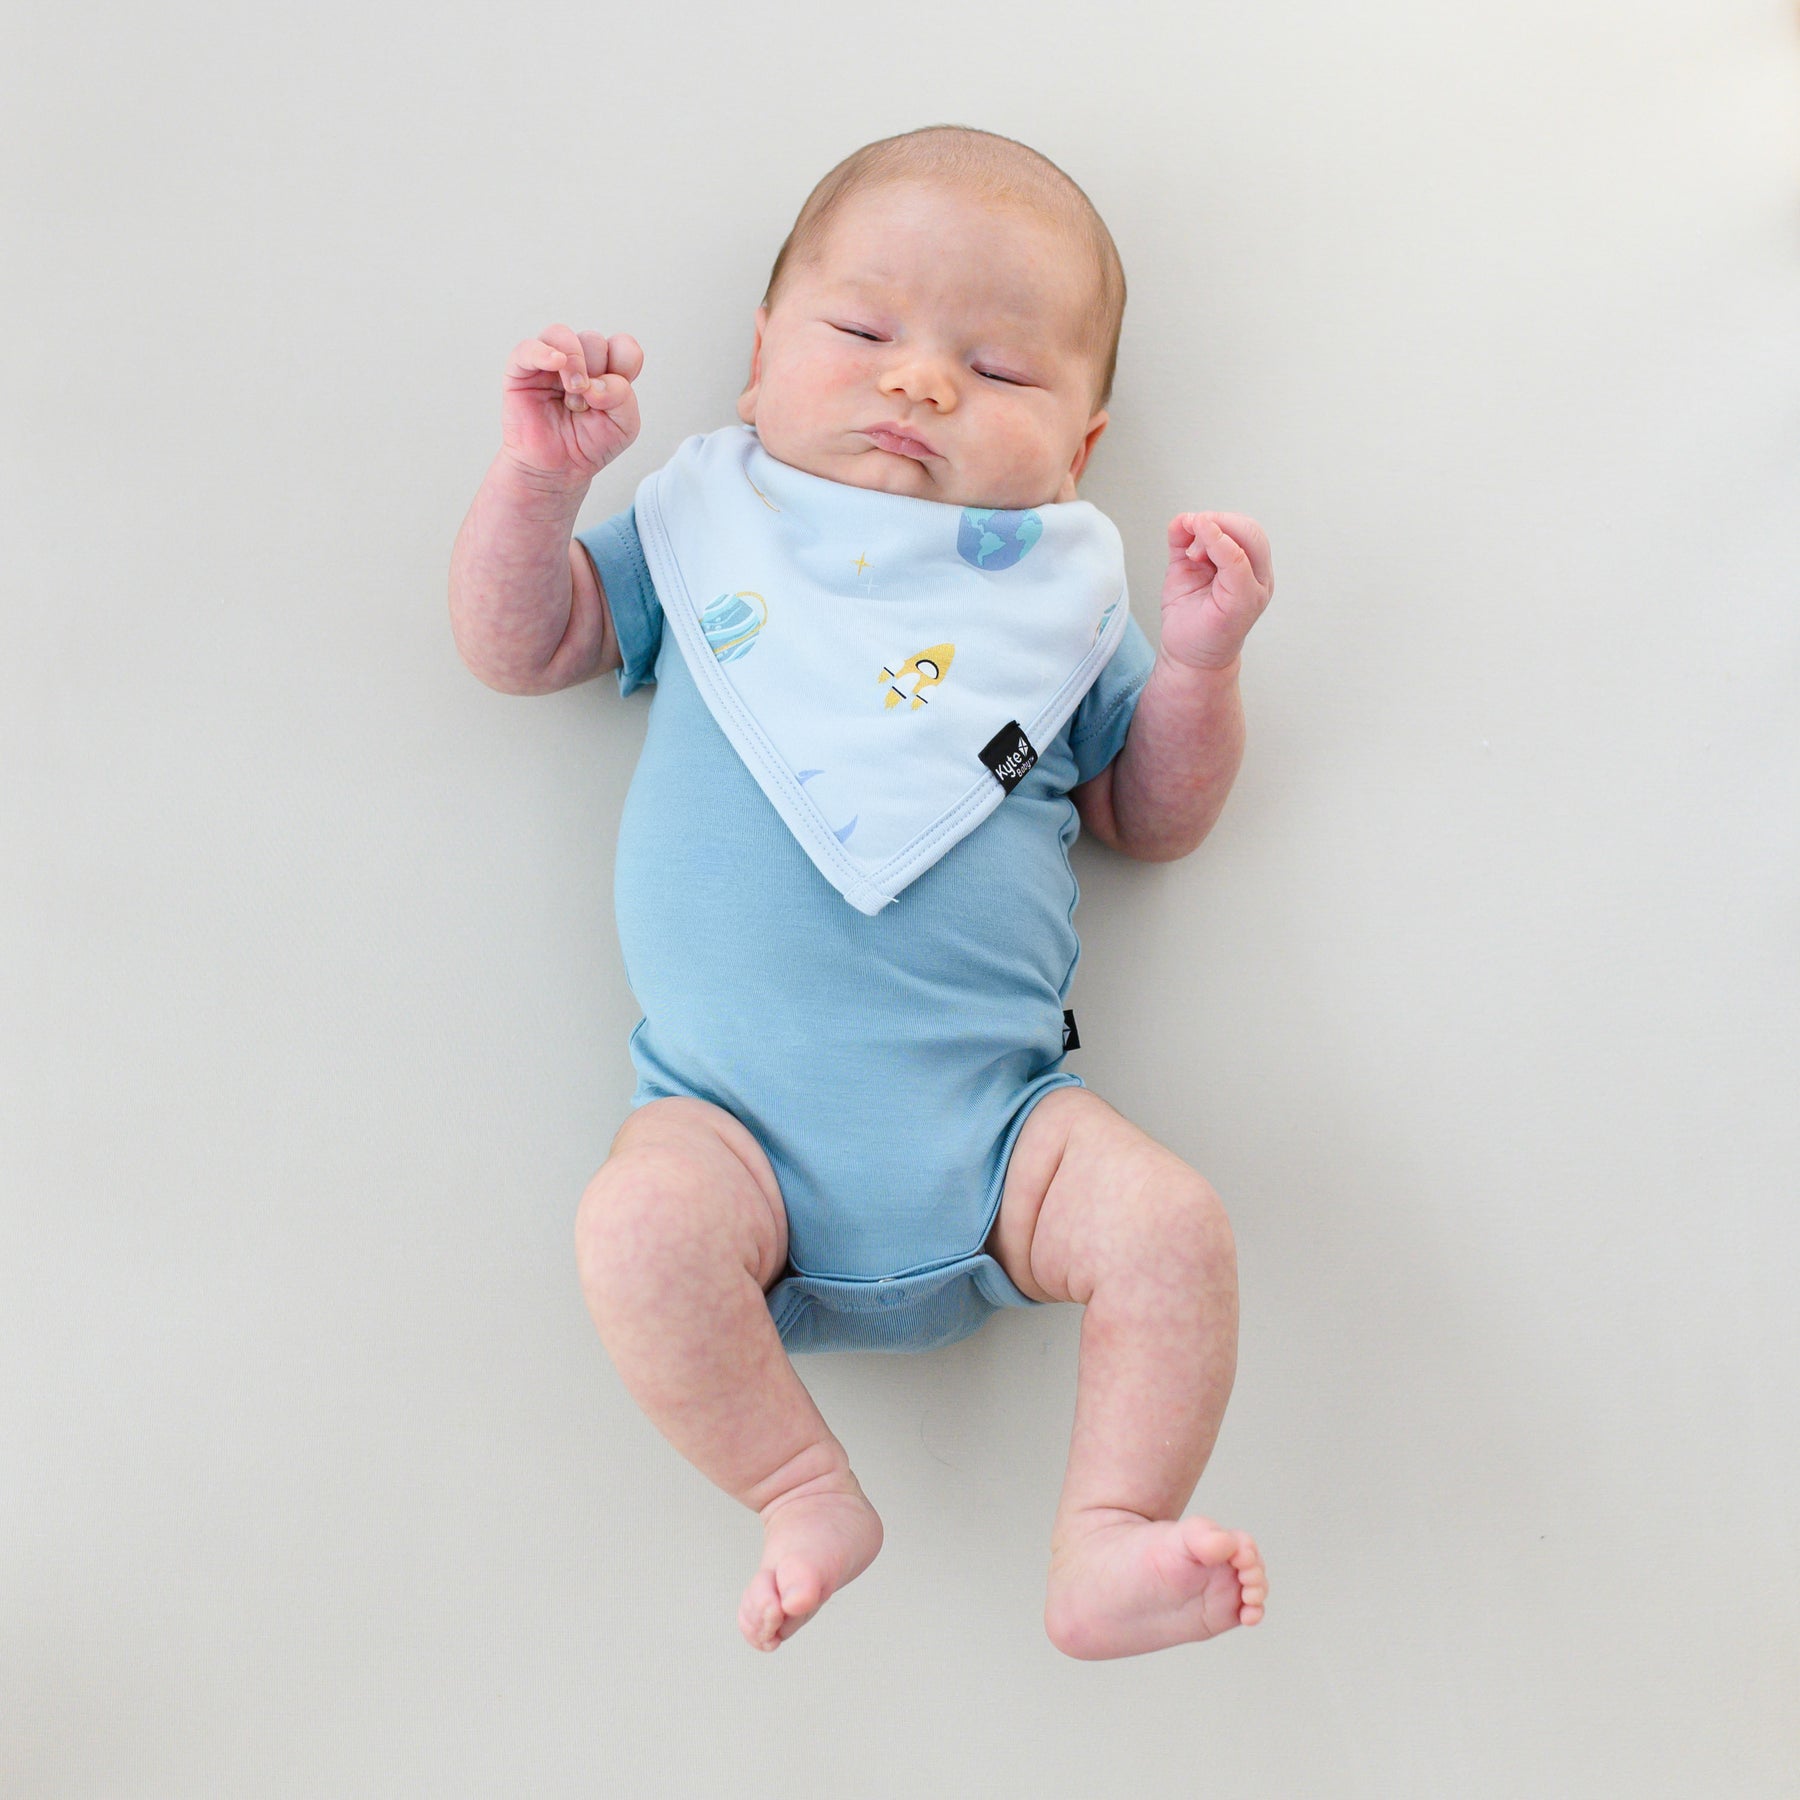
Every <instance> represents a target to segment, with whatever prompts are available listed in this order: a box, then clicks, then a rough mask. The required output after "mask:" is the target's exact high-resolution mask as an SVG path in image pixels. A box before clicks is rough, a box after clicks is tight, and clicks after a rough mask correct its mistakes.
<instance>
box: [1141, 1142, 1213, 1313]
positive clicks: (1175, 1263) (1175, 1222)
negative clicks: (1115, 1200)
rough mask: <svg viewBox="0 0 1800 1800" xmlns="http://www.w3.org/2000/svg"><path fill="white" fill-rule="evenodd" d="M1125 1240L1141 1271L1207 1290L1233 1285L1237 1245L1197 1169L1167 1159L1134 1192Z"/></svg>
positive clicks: (1176, 1160) (1208, 1183)
mask: <svg viewBox="0 0 1800 1800" xmlns="http://www.w3.org/2000/svg"><path fill="white" fill-rule="evenodd" d="M1131 1210H1132V1213H1133V1214H1134V1218H1133V1223H1132V1227H1131V1228H1130V1229H1129V1231H1128V1233H1127V1236H1128V1238H1129V1242H1130V1252H1129V1254H1130V1257H1131V1260H1133V1261H1134V1262H1135V1263H1136V1264H1137V1265H1138V1267H1139V1268H1140V1269H1141V1270H1144V1271H1146V1272H1150V1273H1160V1274H1161V1275H1163V1276H1165V1277H1167V1278H1169V1279H1171V1280H1176V1281H1179V1282H1181V1283H1183V1284H1188V1283H1192V1282H1195V1281H1198V1282H1202V1283H1204V1284H1205V1285H1206V1286H1208V1287H1214V1288H1216V1287H1220V1286H1234V1285H1235V1284H1236V1281H1237V1242H1236V1239H1235V1238H1234V1237H1233V1236H1232V1231H1231V1221H1230V1219H1229V1218H1227V1217H1226V1214H1225V1205H1224V1202H1223V1201H1222V1200H1220V1198H1219V1196H1218V1194H1217V1193H1216V1192H1214V1190H1213V1186H1212V1184H1211V1183H1210V1182H1209V1181H1208V1180H1207V1179H1206V1178H1205V1176H1203V1175H1201V1174H1200V1173H1199V1172H1198V1171H1197V1170H1195V1169H1193V1168H1191V1167H1190V1166H1189V1165H1188V1164H1187V1163H1185V1162H1182V1161H1181V1160H1180V1159H1179V1158H1178V1157H1176V1156H1174V1155H1172V1154H1169V1155H1167V1160H1166V1161H1165V1162H1163V1163H1162V1164H1161V1166H1160V1167H1159V1168H1158V1169H1157V1171H1156V1174H1155V1176H1154V1178H1153V1179H1151V1180H1149V1181H1146V1182H1145V1184H1144V1186H1143V1187H1142V1188H1141V1189H1140V1190H1139V1193H1138V1197H1137V1203H1136V1205H1135V1206H1134V1207H1133V1208H1132V1209H1131Z"/></svg>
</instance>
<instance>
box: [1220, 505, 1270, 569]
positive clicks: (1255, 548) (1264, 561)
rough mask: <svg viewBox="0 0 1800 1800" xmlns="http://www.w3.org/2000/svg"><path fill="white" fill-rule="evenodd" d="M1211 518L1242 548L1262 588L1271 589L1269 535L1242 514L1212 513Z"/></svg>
mask: <svg viewBox="0 0 1800 1800" xmlns="http://www.w3.org/2000/svg"><path fill="white" fill-rule="evenodd" d="M1212 517H1213V518H1215V519H1217V520H1218V521H1219V523H1220V524H1221V525H1223V526H1224V527H1225V529H1226V530H1227V531H1229V532H1230V533H1231V535H1232V537H1233V538H1234V539H1235V540H1236V541H1237V542H1238V543H1239V544H1240V545H1241V546H1242V547H1243V551H1244V554H1245V555H1246V556H1247V557H1249V558H1250V566H1251V568H1253V569H1254V570H1255V571H1256V579H1257V580H1258V581H1260V582H1261V583H1262V584H1263V586H1264V587H1272V586H1273V585H1274V565H1273V563H1272V562H1271V560H1270V557H1269V534H1268V533H1267V532H1266V531H1264V530H1263V528H1262V527H1261V526H1260V525H1259V524H1257V522H1256V521H1255V520H1254V519H1252V518H1250V517H1249V516H1248V515H1246V514H1244V513H1214V514H1212Z"/></svg>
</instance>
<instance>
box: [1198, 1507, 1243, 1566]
mask: <svg viewBox="0 0 1800 1800" xmlns="http://www.w3.org/2000/svg"><path fill="white" fill-rule="evenodd" d="M1181 1542H1182V1547H1183V1548H1184V1549H1185V1550H1186V1551H1187V1553H1188V1555H1189V1556H1191V1557H1192V1558H1193V1559H1194V1561H1195V1562H1197V1563H1205V1564H1206V1565H1207V1566H1208V1567H1209V1568H1214V1567H1217V1566H1218V1565H1220V1564H1221V1563H1232V1564H1234V1565H1235V1564H1236V1563H1237V1559H1238V1553H1239V1551H1240V1550H1241V1549H1242V1548H1243V1546H1244V1545H1245V1544H1247V1543H1248V1542H1249V1539H1248V1538H1247V1537H1246V1536H1245V1535H1244V1533H1243V1532H1241V1531H1227V1530H1225V1528H1224V1527H1223V1526H1220V1525H1215V1524H1214V1523H1213V1522H1212V1520H1211V1519H1200V1518H1191V1519H1183V1520H1182V1521H1181Z"/></svg>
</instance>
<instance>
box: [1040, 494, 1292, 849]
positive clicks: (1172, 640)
mask: <svg viewBox="0 0 1800 1800" xmlns="http://www.w3.org/2000/svg"><path fill="white" fill-rule="evenodd" d="M1227 526H1229V527H1230V529H1229V530H1228V529H1227V528H1226V527H1227ZM1274 591H1275V582H1274V576H1273V573H1272V570H1271V566H1270V562H1269V540H1268V539H1267V537H1266V536H1264V534H1263V530H1262V527H1261V526H1259V525H1258V524H1257V523H1256V521H1255V520H1254V519H1246V518H1244V517H1243V516H1242V515H1241V514H1236V513H1183V514H1181V516H1180V517H1179V518H1177V519H1174V520H1172V521H1171V522H1170V525H1169V573H1168V576H1167V579H1166V580H1165V581H1164V583H1163V598H1162V613H1163V616H1162V644H1161V646H1160V647H1159V648H1158V650H1157V652H1156V667H1155V668H1154V669H1153V670H1152V671H1151V674H1150V679H1149V681H1148V682H1147V683H1146V684H1145V687H1144V691H1143V694H1142V695H1141V696H1140V697H1139V699H1138V704H1137V711H1136V712H1135V713H1134V714H1133V715H1132V720H1131V728H1130V730H1129V731H1128V732H1127V733H1126V734H1125V747H1124V748H1123V749H1122V750H1121V751H1120V752H1119V754H1118V755H1117V756H1116V757H1114V758H1113V760H1112V761H1111V762H1110V763H1108V764H1107V766H1106V767H1105V768H1104V769H1102V770H1101V771H1100V773H1099V774H1098V775H1097V776H1095V777H1094V779H1093V780H1092V781H1089V782H1086V783H1084V784H1083V785H1082V786H1081V787H1078V788H1077V789H1076V790H1075V795H1074V798H1075V804H1076V807H1077V808H1078V810H1079V811H1080V813H1081V822H1082V824H1083V826H1084V827H1085V828H1086V829H1087V830H1089V831H1090V832H1092V833H1093V835H1094V836H1095V837H1097V838H1098V839H1099V840H1100V841H1101V842H1102V843H1103V844H1110V845H1111V846H1112V847H1113V848H1114V849H1115V850H1123V851H1124V852H1125V853H1126V854H1127V855H1128V856H1136V857H1141V858H1142V859H1143V860H1145V861H1146V862H1172V861H1173V860H1174V859H1175V858H1176V857H1178V856H1186V855H1187V854H1188V852H1189V851H1190V850H1192V849H1193V848H1194V847H1195V846H1196V845H1197V844H1198V843H1199V842H1200V840H1201V839H1202V838H1203V837H1205V836H1206V834H1207V833H1208V832H1209V831H1210V830H1212V828H1213V822H1214V821H1215V820H1216V819H1217V818H1218V816H1219V813H1220V812H1221V810H1222V809H1223V808H1224V805H1225V796H1226V795H1227V794H1229V793H1230V792H1231V784H1232V782H1233V781H1235V780H1236V779H1237V772H1238V765H1239V763H1240V762H1241V761H1242V760H1243V755H1244V706H1243V701H1242V699H1241V698H1240V697H1239V694H1238V658H1239V655H1240V652H1241V651H1242V649H1243V643H1244V638H1245V636H1246V634H1247V633H1248V632H1249V630H1250V627H1251V626H1252V625H1254V624H1255V623H1256V621H1257V620H1258V619H1259V618H1260V617H1261V616H1262V611H1263V608H1264V607H1266V606H1267V605H1268V604H1269V599H1270V596H1271V595H1272V594H1273V593H1274Z"/></svg>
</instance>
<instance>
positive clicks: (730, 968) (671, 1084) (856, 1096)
mask: <svg viewBox="0 0 1800 1800" xmlns="http://www.w3.org/2000/svg"><path fill="white" fill-rule="evenodd" d="M576 538H577V541H579V542H580V543H581V545H582V546H583V548H584V549H585V550H586V551H587V553H588V555H589V556H590V558H591V559H592V560H593V563H594V566H595V569H596V571H597V573H598V575H599V577H600V580H601V583H602V585H603V586H604V588H605V591H606V597H607V603H608V606H609V609H610V611H611V613H612V618H613V623H614V628H615V630H616V631H617V633H618V638H619V646H620V650H621V653H622V655H623V659H624V664H623V667H622V668H621V669H620V671H619V688H620V692H621V693H625V694H629V693H630V692H631V691H632V690H633V689H634V688H636V687H638V686H640V685H642V684H644V683H646V682H652V681H653V682H654V683H655V684H656V695H655V698H654V701H653V703H652V705H651V708H650V715H649V721H648V725H647V728H646V732H645V738H644V747H643V751H642V754H641V755H640V757H639V760H638V765H637V769H636V772H635V774H634V775H633V777H632V781H631V787H630V791H629V792H628V794H627V795H626V799H625V805H624V810H623V812H622V814H621V817H620V821H619V843H618V854H617V859H616V862H615V872H614V904H615V911H616V914H617V920H618V928H619V941H620V947H621V950H622V953H623V957H624V962H625V973H626V978H627V980H628V981H629V982H630V984H631V988H632V992H633V994H634V995H635V996H636V998H637V1000H638V1003H639V1005H640V1006H642V1008H643V1010H644V1017H643V1019H642V1020H641V1021H640V1022H639V1024H638V1026H637V1028H636V1030H635V1031H633V1033H632V1034H631V1040H630V1052H631V1059H632V1063H633V1066H634V1067H635V1069H636V1070H637V1077H638V1081H637V1088H636V1091H635V1093H634V1094H633V1096H632V1101H631V1104H632V1106H633V1107H637V1106H642V1105H645V1104H647V1103H648V1102H649V1101H652V1100H657V1099H662V1098H665V1097H669V1096H674V1095H692V1096H695V1097H697V1098H700V1099H703V1100H710V1101H712V1102H713V1103H714V1104H715V1105H718V1106H722V1107H724V1108H725V1109H726V1110H727V1111H728V1112H730V1113H731V1114H732V1115H733V1116H734V1117H736V1118H737V1119H738V1120H740V1121H741V1122H742V1123H743V1124H744V1125H745V1126H746V1127H747V1128H748V1129H749V1131H750V1132H751V1133H752V1134H753V1135H754V1136H755V1138H756V1140H757V1142H758V1143H759V1144H761V1146H762V1148H763V1149H764V1151H765V1152H766V1153H767V1155H768V1157H769V1161H770V1163H771V1165H772V1166H773V1168H774V1171H775V1176H776V1179H777V1181H778V1182H779V1183H780V1186H781V1195H782V1201H783V1204H784V1206H785V1208H786V1211H787V1219H788V1266H787V1268H786V1269H785V1270H784V1271H783V1273H782V1276H781V1278H780V1279H778V1280H777V1281H776V1283H775V1284H774V1286H773V1287H772V1288H771V1289H770V1290H769V1296H768V1299H769V1307H770V1311H771V1313H772V1315H773V1317H774V1320H775V1324H776V1328H777V1330H778V1331H779V1332H780V1335H781V1338H782V1342H783V1344H784V1345H785V1346H786V1348H787V1349H788V1350H789V1351H790V1352H801V1351H815V1350H840V1349H864V1350H923V1349H932V1348H935V1347H937V1346H939V1345H942V1344H949V1343H954V1342H955V1341H956V1340H957V1339H958V1338H961V1337H965V1336H967V1335H968V1334H969V1333H970V1332H972V1331H974V1330H976V1329H977V1328H978V1327H979V1326H980V1325H981V1324H982V1323H983V1322H984V1321H985V1320H986V1319H987V1318H988V1317H989V1315H990V1314H991V1313H992V1311H993V1310H994V1308H996V1307H998V1306H1029V1305H1031V1304H1033V1302H1031V1301H1030V1300H1029V1299H1028V1298H1027V1297H1026V1296H1025V1295H1024V1294H1022V1293H1021V1292H1020V1291H1019V1289H1018V1288H1017V1287H1015V1286H1014V1285H1013V1283H1012V1282H1011V1281H1010V1280H1008V1279H1007V1276H1006V1274H1005V1272H1004V1271H1003V1270H1002V1269H1001V1267H1000V1265H999V1264H998V1263H997V1262H995V1261H994V1259H993V1258H992V1257H991V1256H989V1255H988V1254H986V1252H985V1251H984V1250H983V1248H982V1246H983V1245H984V1244H985V1243H986V1241H987V1237H988V1233H989V1231H990V1230H991V1228H992V1226H993V1222H994V1218H995V1215H996V1214H997V1213H998V1211H999V1206H1000V1195H1001V1190H1002V1187H1003V1185H1004V1182H1005V1179H1006V1167H1007V1161H1008V1158H1009V1157H1010V1155H1011V1153H1012V1146H1013V1142H1014V1140H1015V1139H1016V1138H1017V1136H1018V1133H1019V1129H1020V1127H1021V1126H1022V1125H1023V1124H1024V1122H1025V1118H1026V1116H1027V1114H1028V1113H1029V1112H1030V1110H1031V1108H1032V1107H1033V1106H1034V1105H1036V1103H1037V1102H1038V1101H1039V1100H1040V1099H1042V1098H1043V1096H1044V1095H1045V1094H1046V1093H1048V1092H1050V1090H1051V1089H1052V1088H1056V1087H1063V1086H1069V1085H1079V1084H1080V1077H1079V1076H1077V1075H1075V1074H1073V1073H1071V1072H1070V1071H1068V1070H1067V1069H1065V1068H1064V1067H1063V1008H1064V1005H1065V1003H1066V1000H1067V997H1068V992H1069V984H1070V981H1071V980H1072V978H1073V976H1074V973H1075V965H1076V961H1077V959H1078V957H1079V955H1080V946H1079V942H1078V940H1077V938H1076V934H1075V925H1074V912H1075V904H1076V901H1077V898H1078V896H1079V890H1078V888H1077V885H1076V881H1075V877H1074V874H1073V871H1072V870H1071V869H1070V866H1069V855H1068V852H1069V846H1070V845H1071V844H1072V843H1073V842H1074V841H1075V838H1076V836H1077V835H1078V833H1079V831H1080V821H1079V818H1078V816H1077V814H1076V811H1075V804H1074V802H1073V801H1072V800H1071V799H1070V798H1069V790H1070V789H1071V788H1073V787H1076V786H1077V785H1079V784H1080V783H1081V782H1083V781H1087V780H1090V779H1091V778H1092V777H1093V776H1095V775H1097V774H1098V773H1099V772H1100V771H1101V770H1102V769H1103V768H1105V767H1106V765H1107V764H1108V763H1109V762H1110V761H1111V760H1112V758H1113V757H1114V756H1115V755H1117V753H1118V751H1119V749H1120V747H1121V745H1122V744H1123V743H1124V741H1125V734H1126V731H1127V730H1128V728H1129V726H1130V723H1131V718H1132V715H1133V712H1134V711H1135V709H1136V705H1137V700H1138V696H1139V694H1140V693H1141V692H1142V689H1143V686H1144V683H1145V681H1146V680H1147V679H1148V677H1149V673H1150V669H1151V665H1152V663H1153V662H1154V660H1155V658H1154V652H1153V651H1152V649H1151V647H1150V644H1149V641H1148V640H1147V639H1146V638H1145V636H1144V634H1143V632H1142V631H1141V630H1140V629H1139V627H1138V626H1137V624H1136V622H1135V621H1133V622H1132V623H1131V624H1130V625H1129V626H1128V627H1127V630H1126V634H1125V636H1124V638H1123V639H1122V641H1121V643H1120V645H1119V648H1118V650H1117V651H1116V652H1115V653H1114V655H1113V657H1112V659H1111V660H1110V661H1109V662H1108V663H1107V664H1106V666H1105V667H1104V668H1103V669H1102V670H1101V672H1100V675H1099V677H1098V679H1097V680H1096V681H1095V683H1094V685H1093V687H1092V688H1091V689H1090V690H1089V691H1088V693H1087V695H1086V697H1085V698H1084V699H1083V700H1082V702H1081V704H1080V706H1079V707H1077V709H1076V711H1075V713H1074V715H1073V717H1072V718H1071V719H1070V720H1069V722H1068V724H1067V725H1065V726H1064V727H1063V729H1062V730H1061V732H1060V733H1059V734H1058V735H1057V737H1056V738H1055V740H1054V741H1053V742H1052V743H1051V744H1050V745H1049V746H1048V747H1047V748H1046V749H1044V750H1043V751H1042V752H1041V754H1040V755H1039V758H1038V761H1037V764H1036V766H1035V767H1033V768H1032V769H1031V771H1030V772H1029V773H1028V774H1027V775H1026V776H1025V778H1024V779H1023V780H1022V781H1021V782H1020V783H1019V784H1018V786H1017V787H1015V788H1014V789H1013V790H1012V792H1011V793H1010V794H1008V795H1007V797H1006V799H1005V801H1004V802H1003V803H1002V804H1001V805H1000V806H999V807H998V808H997V809H996V810H995V812H994V813H993V814H992V815H991V816H990V817H989V818H987V819H986V820H985V821H984V822H983V823H982V824H981V825H980V826H978V827H977V828H976V829H975V831H973V832H972V833H971V834H970V835H969V836H968V837H966V838H964V839H963V840H962V842H960V843H959V844H957V845H955V846H954V847H953V848H952V849H951V850H950V851H948V852H947V853H946V854H945V855H944V856H943V857H942V858H941V859H940V860H939V861H938V862H936V863H935V864H933V865H932V867H931V868H929V869H927V870H926V871H925V873H924V874H923V875H921V876H919V878H918V879H917V880H915V881H914V882H913V883H912V884H911V885H910V886H909V887H907V888H906V889H905V891H904V892H903V893H901V894H900V896H899V897H898V899H897V900H896V901H895V902H894V904H892V905H890V906H887V907H884V908H883V909H882V910H881V912H880V913H878V914H877V915H875V916H873V917H871V916H869V915H867V914H864V913H861V912H858V911H857V910H856V909H855V908H853V907H851V906H850V905H848V904H846V902H845V901H844V899H843V898H842V897H841V896H840V895H839V894H838V893H837V892H836V891H835V890H834V889H833V888H832V887H831V885H830V884H829V882H827V881H826V879H825V878H824V876H823V875H821V874H820V872H819V870H818V869H816V868H815V867H814V866H813V864H812V863H811V861H810V860H809V859H808V857H807V855H806V852H805V851H804V850H802V849H801V847H800V845H799V844H798V843H797V842H796V841H795V839H794V837H793V835H792V834H791V832H790V831H789V830H788V828H787V827H786V825H785V824H784V823H783V822H782V820H781V818H780V817H779V815H778V814H777V813H776V811H775V809H774V807H773V806H772V805H771V804H770V803H769V801H768V800H767V799H766V798H765V796H764V795H763V793H762V791H761V790H760V789H759V788H758V786H757V784H756V781H755V779H754V777H753V776H752V775H751V774H750V772H749V770H748V769H746V768H745V766H744V764H743V762H742V761H741V760H740V758H739V757H738V754H737V752H736V751H735V750H734V749H733V748H732V746H731V744H730V743H729V741H728V740H727V739H726V737H725V736H724V734H723V733H722V732H721V731H720V729H719V727H718V725H717V723H716V722H715V721H714V719H713V717H712V714H711V713H710V712H709V711H708V710H707V707H706V703H705V701H704V700H703V698H702V697H701V695H700V692H699V690H698V688H697V687H696V686H695V684H694V680H693V677H692V675H691V673H690V672H689V670H688V668H687V665H686V663H685V661H684V659H683V657H682V654H681V651H680V648H679V647H678V646H677V644H676V643H675V641H674V636H673V633H672V632H671V633H665V632H664V630H663V613H662V607H661V604H660V602H659V601H658V599H657V595H656V590H655V587H654V584H653V583H652V581H651V578H650V574H649V570H648V568H647V567H646V565H645V561H644V553H643V547H642V545H641V543H640V541H639V538H638V533H637V526H636V522H635V518H634V514H633V512H632V511H629V510H628V511H626V512H624V513H621V514H619V515H617V516H616V517H614V518H611V519H608V520H606V521H605V522H604V523H602V524H599V525H595V526H590V527H587V528H585V529H584V530H581V531H579V532H577V533H576Z"/></svg>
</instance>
